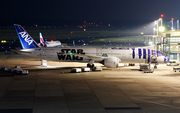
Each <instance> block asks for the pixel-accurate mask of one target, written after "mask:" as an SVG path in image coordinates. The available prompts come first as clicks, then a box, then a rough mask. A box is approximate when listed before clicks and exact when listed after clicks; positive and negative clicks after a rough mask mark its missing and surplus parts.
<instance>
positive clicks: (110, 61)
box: [100, 57, 120, 68]
mask: <svg viewBox="0 0 180 113" xmlns="http://www.w3.org/2000/svg"><path fill="white" fill-rule="evenodd" d="M119 62H120V59H119V58H117V57H113V58H105V59H103V60H102V61H101V62H100V63H101V64H103V65H104V66H105V67H109V68H117V67H118V65H119Z"/></svg>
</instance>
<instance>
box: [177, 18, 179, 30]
mask: <svg viewBox="0 0 180 113" xmlns="http://www.w3.org/2000/svg"><path fill="white" fill-rule="evenodd" d="M177 30H179V20H177Z"/></svg>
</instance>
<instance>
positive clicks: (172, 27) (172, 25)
mask: <svg viewBox="0 0 180 113" xmlns="http://www.w3.org/2000/svg"><path fill="white" fill-rule="evenodd" d="M173 20H174V18H171V21H172V27H171V29H172V30H173V29H174V28H173Z"/></svg>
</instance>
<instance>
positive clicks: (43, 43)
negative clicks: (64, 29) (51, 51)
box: [38, 33, 61, 47]
mask: <svg viewBox="0 0 180 113" xmlns="http://www.w3.org/2000/svg"><path fill="white" fill-rule="evenodd" d="M39 37H40V43H39V44H38V45H40V46H43V47H56V46H60V45H61V42H60V41H44V39H43V37H42V34H41V33H39Z"/></svg>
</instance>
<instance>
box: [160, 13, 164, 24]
mask: <svg viewBox="0 0 180 113" xmlns="http://www.w3.org/2000/svg"><path fill="white" fill-rule="evenodd" d="M163 17H164V15H163V14H161V18H160V20H161V27H162V26H163V19H162V18H163Z"/></svg>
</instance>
